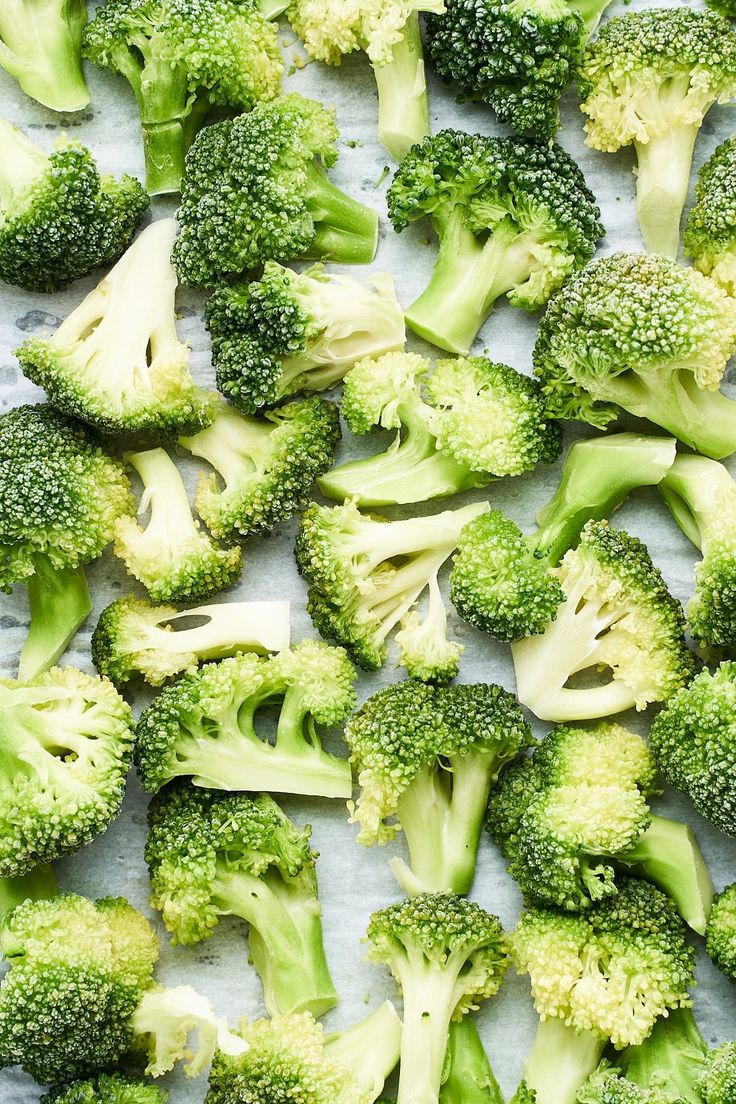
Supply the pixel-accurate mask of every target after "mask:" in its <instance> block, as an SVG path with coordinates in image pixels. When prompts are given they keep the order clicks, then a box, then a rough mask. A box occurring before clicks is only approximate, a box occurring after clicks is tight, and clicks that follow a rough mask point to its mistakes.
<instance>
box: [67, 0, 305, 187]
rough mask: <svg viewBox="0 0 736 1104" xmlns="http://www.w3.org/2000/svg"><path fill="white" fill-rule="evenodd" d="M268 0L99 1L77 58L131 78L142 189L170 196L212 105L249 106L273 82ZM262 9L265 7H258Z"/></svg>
mask: <svg viewBox="0 0 736 1104" xmlns="http://www.w3.org/2000/svg"><path fill="white" fill-rule="evenodd" d="M285 6H286V2H285V0H284V3H283V4H280V5H279V4H278V3H275V2H273V0H265V2H264V3H261V2H260V0H105V2H104V3H102V4H100V5H99V7H98V8H97V9H96V11H95V13H94V18H93V19H92V21H91V23H89V25H88V26H87V29H86V31H85V35H84V46H83V50H84V56H85V58H86V59H87V60H88V61H92V62H94V64H95V65H100V66H102V67H103V68H106V69H112V70H113V71H115V72H117V73H120V74H121V75H122V76H123V77H125V79H126V80H127V81H128V83H129V84H130V86H131V88H132V90H133V93H134V95H135V98H136V102H137V104H138V111H139V114H140V119H141V125H142V127H143V152H144V155H145V161H146V185H147V187H148V191H149V192H150V193H151V194H152V195H156V194H159V193H161V192H178V191H179V188H180V186H181V177H182V173H183V171H184V155H185V153H186V151H187V149H188V147H189V145H190V143H191V141H192V139H193V138H194V135H195V133H196V131H197V130H198V128H199V126H200V125H201V123H202V121H203V119H204V117H205V115H206V114H207V112H208V110H209V108H210V107H229V108H240V109H246V110H247V109H249V108H251V107H253V105H254V104H255V103H258V102H259V101H260V100H272V99H274V97H276V96H278V94H279V91H280V87H281V74H282V72H283V67H284V66H283V60H282V58H281V52H280V50H279V45H278V28H277V27H276V26H275V25H273V24H272V23H270V22H268V20H269V19H270V18H271V16H272V15H277V14H278V12H279V11H280V10H283V8H284V7H285ZM266 9H268V11H266Z"/></svg>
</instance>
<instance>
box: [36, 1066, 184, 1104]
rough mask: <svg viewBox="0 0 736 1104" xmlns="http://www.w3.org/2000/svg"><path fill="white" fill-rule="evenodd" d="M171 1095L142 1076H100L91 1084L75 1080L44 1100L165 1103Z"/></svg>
mask: <svg viewBox="0 0 736 1104" xmlns="http://www.w3.org/2000/svg"><path fill="white" fill-rule="evenodd" d="M168 1097H169V1094H168V1093H167V1092H166V1091H165V1090H164V1089H159V1088H158V1087H157V1086H156V1085H151V1084H150V1083H148V1082H147V1081H144V1080H143V1079H142V1078H140V1077H130V1076H127V1075H126V1074H123V1073H101V1074H100V1075H99V1076H98V1077H95V1078H93V1079H92V1080H90V1081H73V1082H72V1084H71V1085H67V1086H66V1087H64V1088H60V1089H52V1090H51V1091H50V1092H48V1093H46V1095H45V1096H43V1097H42V1100H44V1101H48V1102H49V1104H166V1101H167V1100H168Z"/></svg>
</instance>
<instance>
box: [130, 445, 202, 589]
mask: <svg viewBox="0 0 736 1104" xmlns="http://www.w3.org/2000/svg"><path fill="white" fill-rule="evenodd" d="M125 459H126V460H127V462H128V463H129V464H130V465H131V467H133V468H135V470H136V471H137V472H138V475H139V476H140V477H141V480H142V482H143V488H144V490H143V494H142V496H141V501H140V506H139V508H138V513H139V514H144V513H145V512H146V510H149V509H150V516H149V520H148V524H147V525H146V529H145V533H146V537H147V538H150V540H151V542H152V543H156V544H157V543H160V544H161V547H162V548H171V547H172V544H173V545H174V546H176V544H178V543H182V544H183V543H185V542H186V541H188V540H192V539H196V537H197V535H198V533H199V530H198V528H197V525H196V522H195V520H194V517H193V516H192V510H191V506H190V505H189V496H188V495H187V489H186V487H185V486H184V481H183V479H182V477H181V475H180V474H179V469H178V468H177V466H176V464H175V463H174V461H173V460H172V459H171V457H170V456H169V454H168V453H167V452H166V450H165V449H162V448H156V449H148V450H147V451H146V452H133V453H127V454H126V457H125ZM161 570H162V571H163V570H165V565H164V564H162V565H161Z"/></svg>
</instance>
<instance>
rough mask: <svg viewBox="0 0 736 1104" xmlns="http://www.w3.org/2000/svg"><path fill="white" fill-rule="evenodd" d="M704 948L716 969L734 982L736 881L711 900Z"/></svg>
mask: <svg viewBox="0 0 736 1104" xmlns="http://www.w3.org/2000/svg"><path fill="white" fill-rule="evenodd" d="M705 949H706V950H707V952H708V954H709V955H710V957H711V958H712V959H713V961H714V962H715V964H716V966H717V967H718V969H719V970H720V971H721V972H722V973H724V974H725V975H726V977H727V978H729V979H730V980H731V981H732V982H734V984H736V883H735V884H734V885H729V886H726V888H725V889H724V890H722V892H721V893H718V894H716V896H715V898H714V900H713V908H712V910H711V914H710V920H709V921H708V929H707V931H706V933H705Z"/></svg>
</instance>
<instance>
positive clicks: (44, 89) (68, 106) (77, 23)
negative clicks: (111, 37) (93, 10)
mask: <svg viewBox="0 0 736 1104" xmlns="http://www.w3.org/2000/svg"><path fill="white" fill-rule="evenodd" d="M86 22H87V4H86V0H3V4H2V5H0V66H2V68H3V69H5V70H6V71H7V72H8V73H10V75H11V76H13V77H15V79H16V80H17V81H18V84H19V85H20V87H21V88H22V89H23V91H24V92H25V94H26V95H27V96H31V97H32V98H33V99H34V100H38V102H39V103H41V104H43V105H44V107H50V108H51V110H52V111H81V110H82V108H83V107H86V106H87V104H88V103H89V91H88V89H87V85H86V83H85V80H84V73H83V72H82V57H81V49H82V36H83V34H84V27H85V24H86Z"/></svg>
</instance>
